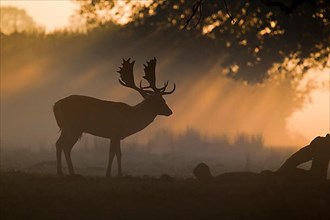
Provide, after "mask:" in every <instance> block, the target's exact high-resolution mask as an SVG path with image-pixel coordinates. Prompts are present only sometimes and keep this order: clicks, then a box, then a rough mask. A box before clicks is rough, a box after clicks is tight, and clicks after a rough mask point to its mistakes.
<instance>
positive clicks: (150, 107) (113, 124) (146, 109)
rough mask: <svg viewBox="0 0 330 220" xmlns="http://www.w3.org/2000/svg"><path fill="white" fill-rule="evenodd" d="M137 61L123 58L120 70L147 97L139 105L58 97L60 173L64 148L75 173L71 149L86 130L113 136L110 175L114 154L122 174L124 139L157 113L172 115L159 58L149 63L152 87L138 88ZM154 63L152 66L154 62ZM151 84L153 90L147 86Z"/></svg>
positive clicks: (128, 83) (128, 84) (125, 83)
mask: <svg viewBox="0 0 330 220" xmlns="http://www.w3.org/2000/svg"><path fill="white" fill-rule="evenodd" d="M133 65H134V61H133V62H132V63H130V60H127V61H125V60H124V62H123V66H122V67H121V68H120V71H118V72H119V73H120V75H121V78H122V80H120V81H119V82H120V83H121V84H122V85H123V86H126V87H129V88H132V89H134V90H137V91H138V92H139V93H140V94H141V95H142V96H143V98H144V100H143V101H142V102H140V103H139V104H137V105H135V106H130V105H128V104H125V103H121V102H112V101H105V100H100V99H96V98H92V97H88V96H80V95H71V96H68V97H66V98H63V99H61V100H59V101H57V102H56V103H55V105H54V108H53V110H54V115H55V118H56V121H57V124H58V126H59V127H60V129H61V135H60V137H59V139H58V140H57V142H56V156H57V173H58V175H62V174H63V173H62V163H61V157H62V151H63V152H64V155H65V158H66V161H67V165H68V169H69V173H70V174H71V175H73V174H74V169H73V164H72V161H71V150H72V148H73V146H74V144H75V143H76V142H77V141H78V139H79V138H80V137H81V135H82V134H83V133H89V134H92V135H95V136H99V137H104V138H109V139H110V140H111V142H110V150H109V163H108V168H107V173H106V175H107V176H111V166H112V161H113V159H114V157H115V156H116V157H117V163H118V175H119V176H121V175H122V171H121V150H120V141H121V140H122V139H124V138H126V137H128V136H130V135H132V134H135V133H137V132H139V131H141V130H143V129H144V128H145V127H147V126H148V125H149V124H150V123H152V122H153V121H154V119H155V118H156V116H157V115H164V116H169V115H171V114H172V111H171V109H170V108H169V107H168V106H167V104H166V102H165V100H164V99H163V97H162V95H166V94H171V93H173V92H174V90H175V86H174V88H173V90H172V91H171V92H165V89H166V87H167V83H166V84H165V85H164V87H163V88H160V89H159V88H157V87H156V86H155V76H154V74H155V65H156V59H153V60H151V61H150V62H148V63H147V65H145V72H146V76H145V77H144V78H145V79H146V80H147V81H148V82H149V86H148V87H142V85H140V88H138V87H137V86H136V85H135V83H134V78H133ZM150 65H151V66H150ZM147 88H151V89H152V91H151V90H146V89H147Z"/></svg>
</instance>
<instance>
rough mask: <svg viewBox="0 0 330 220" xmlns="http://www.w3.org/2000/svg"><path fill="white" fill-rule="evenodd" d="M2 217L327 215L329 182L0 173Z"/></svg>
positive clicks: (266, 216)
mask: <svg viewBox="0 0 330 220" xmlns="http://www.w3.org/2000/svg"><path fill="white" fill-rule="evenodd" d="M0 187H1V188H0V202H1V204H0V212H1V216H0V218H1V219H2V220H4V219H330V218H329V217H330V183H329V181H328V182H327V183H323V184H313V185H311V184H306V183H299V184H297V183H293V182H291V183H279V182H276V181H267V182H260V181H259V182H254V181H236V180H235V181H233V180H230V181H224V182H223V183H212V184H202V183H198V182H196V181H195V180H193V179H185V180H183V179H181V180H180V179H177V180H172V181H171V179H166V178H165V179H155V178H147V177H145V178H132V177H124V178H120V179H117V178H112V179H107V178H102V177H74V178H72V177H61V178H59V177H56V176H47V175H40V174H30V173H22V172H1V173H0Z"/></svg>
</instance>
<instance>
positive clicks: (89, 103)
mask: <svg viewBox="0 0 330 220" xmlns="http://www.w3.org/2000/svg"><path fill="white" fill-rule="evenodd" d="M54 113H55V115H56V120H57V122H58V126H59V127H60V128H62V127H63V126H66V127H67V128H68V129H69V130H71V132H74V133H79V134H82V133H89V134H92V135H95V136H99V137H103V138H109V139H112V138H118V139H120V140H122V139H124V138H125V137H128V136H130V135H132V134H134V133H136V132H138V131H141V130H142V129H144V128H145V127H147V126H148V125H149V124H150V123H151V122H153V121H154V119H155V118H156V116H157V114H156V113H154V112H153V110H152V109H151V106H148V103H147V102H146V101H145V100H143V101H142V102H141V103H139V104H137V105H135V106H130V105H127V104H125V103H121V102H112V101H105V100H100V99H96V98H92V97H88V96H80V95H72V96H69V97H66V98H64V99H61V100H59V101H58V102H56V103H55V105H54Z"/></svg>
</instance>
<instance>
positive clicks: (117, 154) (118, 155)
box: [116, 140, 122, 177]
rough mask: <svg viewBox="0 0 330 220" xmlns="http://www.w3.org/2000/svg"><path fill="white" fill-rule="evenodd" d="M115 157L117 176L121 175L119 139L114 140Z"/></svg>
mask: <svg viewBox="0 0 330 220" xmlns="http://www.w3.org/2000/svg"><path fill="white" fill-rule="evenodd" d="M116 157H117V164H118V177H121V176H122V172H121V149H120V140H118V141H117V142H116Z"/></svg>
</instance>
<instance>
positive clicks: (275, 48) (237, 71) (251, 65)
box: [80, 0, 330, 82]
mask: <svg viewBox="0 0 330 220" xmlns="http://www.w3.org/2000/svg"><path fill="white" fill-rule="evenodd" d="M105 2H108V3H109V2H110V3H112V2H113V1H107V0H106V1H105V0H98V1H95V2H94V3H95V4H94V5H92V4H88V3H87V2H80V4H81V10H80V14H81V15H82V16H85V17H88V16H91V14H92V15H93V14H94V15H95V14H98V13H97V12H98V11H99V10H105V11H107V10H111V9H112V8H113V7H115V6H114V4H110V5H111V7H110V8H109V7H108V6H107V7H105V6H103V5H104V3H105ZM267 2H268V1H267ZM314 3H315V4H312V5H309V4H302V5H300V6H299V7H297V8H295V10H294V11H293V12H292V13H290V14H289V15H287V14H285V13H283V12H282V11H281V9H280V8H277V7H269V6H267V5H265V4H264V3H263V2H261V1H248V2H242V1H240V2H233V1H230V2H228V8H229V9H230V12H231V14H232V15H233V16H234V17H235V19H236V20H237V22H236V23H235V24H231V22H230V21H228V20H229V18H228V16H227V15H226V12H224V9H225V7H224V5H223V2H222V1H203V19H202V20H201V22H200V25H198V26H197V27H196V28H189V27H188V29H190V31H181V28H182V27H183V26H184V23H185V21H186V20H185V19H186V18H187V17H189V15H190V9H191V6H192V2H191V1H181V0H175V1H160V2H158V1H155V2H153V3H152V4H151V5H150V6H148V7H141V8H138V9H136V10H135V13H133V15H132V17H133V22H130V23H128V24H127V25H125V26H124V29H127V30H129V29H131V30H135V29H141V30H143V33H144V35H145V36H148V35H153V34H157V33H161V34H166V33H167V32H168V31H170V30H171V31H172V32H175V35H176V36H177V37H178V38H179V37H180V35H188V36H189V37H190V38H191V39H192V40H194V41H195V42H196V44H198V41H199V40H198V39H199V38H209V39H211V40H212V41H214V47H215V48H216V50H215V51H216V52H215V53H214V54H223V53H225V54H227V56H225V59H224V61H223V63H222V65H223V66H224V67H227V68H228V70H229V73H228V75H229V76H231V77H234V78H236V79H243V80H247V81H249V82H260V81H262V80H263V79H264V78H267V71H268V70H269V69H270V68H271V67H272V65H273V64H274V63H276V62H280V61H281V60H282V59H283V58H284V57H287V56H291V55H293V54H297V56H298V58H299V59H300V63H303V60H304V59H305V58H307V57H309V56H310V55H312V54H314V53H318V54H320V56H314V59H315V60H322V63H323V64H322V65H326V57H327V54H328V52H326V51H324V50H327V51H329V47H330V45H329V40H328V36H329V34H330V33H329V30H330V28H329V25H330V21H329V19H328V18H329V17H330V16H329V11H330V10H329V8H330V5H329V2H328V1H324V0H317V1H314ZM127 4H128V3H127ZM91 17H93V20H88V21H89V22H91V23H93V24H94V26H95V25H97V24H98V23H102V26H103V27H104V26H106V25H107V20H109V18H107V19H104V18H102V16H101V17H99V19H96V20H95V19H94V18H95V16H91ZM196 19H198V18H196ZM109 22H110V24H111V23H112V21H111V20H110V21H109ZM181 32H184V33H181ZM161 34H160V35H161ZM182 44H183V43H182ZM201 47H203V46H201ZM195 59H197V60H198V55H197V56H196V57H195ZM233 66H237V67H239V68H234V69H232V68H231V67H233Z"/></svg>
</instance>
